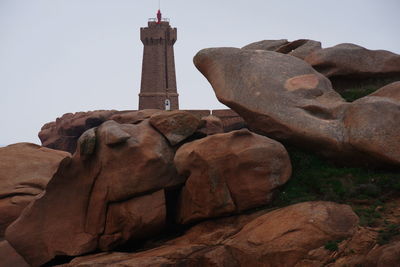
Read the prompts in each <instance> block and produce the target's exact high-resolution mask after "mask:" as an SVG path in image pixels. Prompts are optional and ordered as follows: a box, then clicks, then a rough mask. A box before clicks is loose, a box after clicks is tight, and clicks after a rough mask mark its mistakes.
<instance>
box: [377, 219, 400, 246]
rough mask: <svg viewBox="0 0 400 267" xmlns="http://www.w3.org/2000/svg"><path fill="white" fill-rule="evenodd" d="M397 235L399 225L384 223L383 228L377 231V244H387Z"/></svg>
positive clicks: (399, 228)
mask: <svg viewBox="0 0 400 267" xmlns="http://www.w3.org/2000/svg"><path fill="white" fill-rule="evenodd" d="M398 235H400V225H398V224H388V223H386V225H385V228H384V229H383V230H382V231H379V236H378V244H379V245H384V244H387V243H389V242H390V240H391V239H392V238H393V237H395V236H398Z"/></svg>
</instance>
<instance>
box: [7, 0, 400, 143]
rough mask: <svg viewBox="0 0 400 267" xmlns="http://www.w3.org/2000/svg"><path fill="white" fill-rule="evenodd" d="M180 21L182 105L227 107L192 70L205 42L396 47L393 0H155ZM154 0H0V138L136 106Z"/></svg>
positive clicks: (399, 49) (10, 139) (399, 47)
mask: <svg viewBox="0 0 400 267" xmlns="http://www.w3.org/2000/svg"><path fill="white" fill-rule="evenodd" d="M161 2H162V3H161V11H162V13H163V15H164V16H165V17H168V18H170V19H171V24H172V26H174V27H177V28H178V41H177V43H176V44H175V56H176V58H175V61H176V68H177V83H178V91H179V94H180V107H181V109H215V108H224V106H223V105H222V104H220V103H219V102H218V101H217V99H216V98H215V96H214V93H213V91H212V89H211V87H210V85H209V84H208V82H207V81H206V80H205V79H204V78H203V76H202V75H201V74H200V73H199V72H198V71H197V70H196V69H195V67H194V66H193V63H192V58H193V56H194V55H195V53H196V52H197V51H198V50H200V49H202V48H206V47H216V46H233V47H241V46H244V45H246V44H248V43H251V42H254V41H259V40H263V39H282V38H285V39H289V40H295V39H300V38H309V39H314V40H318V41H321V42H322V45H323V46H324V47H328V46H333V45H336V44H338V43H343V42H351V43H356V44H359V45H362V46H365V47H367V48H369V49H385V50H390V51H392V52H396V53H400V30H399V29H400V19H399V16H398V14H399V11H400V1H399V0H335V1H323V0H291V1H289V0H276V1H272V0H264V1H261V0H246V1H237V0H231V1H227V0H213V1H211V0H202V1H190V0H161ZM157 9H158V0H144V1H138V0H0V92H1V94H0V114H1V116H0V125H1V126H0V127H1V132H0V145H1V144H3V145H7V144H11V143H16V142H23V141H27V142H35V143H40V141H39V139H38V138H37V133H38V132H39V130H40V128H41V126H42V125H43V124H44V123H46V122H49V121H53V120H55V119H56V118H57V117H60V116H61V115H62V114H64V113H67V112H77V111H88V110H96V109H117V110H126V109H137V104H138V97H137V94H138V92H139V88H140V74H141V61H142V49H143V46H142V43H141V42H140V40H139V28H140V27H144V26H146V24H147V19H148V18H150V17H154V16H155V12H156V11H157Z"/></svg>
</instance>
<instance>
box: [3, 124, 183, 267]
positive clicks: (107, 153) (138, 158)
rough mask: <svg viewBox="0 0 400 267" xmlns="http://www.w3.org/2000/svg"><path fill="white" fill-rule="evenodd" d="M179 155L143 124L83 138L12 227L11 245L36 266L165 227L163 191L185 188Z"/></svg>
mask: <svg viewBox="0 0 400 267" xmlns="http://www.w3.org/2000/svg"><path fill="white" fill-rule="evenodd" d="M173 158H174V149H173V148H171V147H170V146H169V144H168V142H167V140H166V139H165V138H164V137H163V136H162V135H161V134H159V133H158V132H157V131H156V130H155V129H154V128H153V127H152V126H151V125H150V124H149V122H148V120H145V121H143V122H141V123H139V124H136V125H133V124H118V123H116V122H115V121H107V122H105V123H103V124H102V125H101V126H99V127H98V128H97V129H91V130H88V131H87V132H85V133H84V134H83V135H82V136H81V138H80V139H79V142H78V150H77V152H76V153H75V154H74V156H73V157H72V159H69V158H68V159H65V160H63V161H62V163H61V166H60V168H59V169H58V171H57V173H56V174H55V176H54V177H53V179H52V180H51V181H50V182H49V184H48V187H47V189H46V194H44V195H43V196H42V197H41V198H39V199H36V200H35V201H34V202H32V203H31V205H30V206H29V207H27V208H26V209H25V210H24V212H23V213H22V215H21V216H20V217H19V218H18V219H17V220H16V221H15V222H14V223H13V224H12V225H10V226H9V227H8V228H7V231H6V239H7V241H8V242H9V243H10V244H11V245H12V247H14V248H15V249H16V251H17V252H18V253H19V254H21V255H22V256H23V257H24V259H25V260H26V261H27V262H28V263H29V264H31V265H33V266H39V265H41V264H44V263H46V262H48V261H49V260H51V259H52V258H53V257H55V256H57V255H69V256H74V255H81V254H85V253H88V252H91V251H94V250H96V249H101V250H109V249H112V248H114V247H116V246H118V245H120V244H123V243H124V242H125V241H127V240H130V239H133V238H142V237H143V236H146V237H150V236H152V235H154V234H157V233H158V232H159V231H161V230H162V228H163V226H164V225H165V220H166V218H165V213H166V205H165V197H164V189H165V188H169V187H174V186H176V185H179V184H182V183H183V182H184V181H183V180H181V179H180V178H179V176H178V175H176V170H175V167H174V165H173Z"/></svg>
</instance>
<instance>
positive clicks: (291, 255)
mask: <svg viewBox="0 0 400 267" xmlns="http://www.w3.org/2000/svg"><path fill="white" fill-rule="evenodd" d="M357 223H358V217H357V216H356V215H355V214H354V213H353V212H352V210H351V208H350V207H349V206H346V205H339V204H334V203H330V202H305V203H301V204H296V205H293V206H289V207H286V208H282V209H279V210H275V211H272V212H269V213H265V214H263V213H262V212H259V213H257V214H252V215H245V216H239V217H231V218H225V219H220V220H217V221H208V222H204V223H202V224H199V225H197V226H195V227H193V228H192V229H190V230H189V231H188V232H187V233H186V234H185V235H184V236H182V237H179V238H177V239H174V240H171V241H169V242H167V243H166V244H164V245H163V246H160V247H157V248H154V249H151V250H147V251H143V252H138V253H111V254H98V255H90V256H86V257H81V258H76V259H74V260H72V262H71V263H70V264H67V265H66V266H81V267H82V266H104V265H110V264H114V265H117V266H119V265H120V266H189V265H190V266H255V267H257V266H295V265H296V263H299V262H301V260H302V259H303V258H305V257H307V253H308V252H309V251H311V250H313V249H316V248H319V247H321V246H323V245H324V244H325V243H326V242H328V241H331V240H337V239H344V238H347V237H350V236H351V235H352V234H353V233H354V232H355V229H356V226H357Z"/></svg>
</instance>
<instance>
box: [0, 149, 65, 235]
mask: <svg viewBox="0 0 400 267" xmlns="http://www.w3.org/2000/svg"><path fill="white" fill-rule="evenodd" d="M69 156H70V154H69V153H67V152H63V151H56V150H53V149H49V148H45V147H41V146H38V145H35V144H30V143H18V144H14V145H9V146H7V147H2V148H0V238H1V237H3V236H4V231H5V230H6V228H7V226H8V225H9V224H10V223H12V222H13V221H14V220H15V219H17V218H18V216H19V215H20V213H21V211H22V210H23V209H24V208H25V206H26V205H28V204H29V202H31V201H32V200H33V199H35V197H36V196H38V195H40V194H41V193H42V191H43V190H45V188H46V185H47V183H48V182H49V180H50V179H51V177H52V176H53V175H54V173H55V172H56V171H57V168H58V165H59V164H60V162H61V160H63V159H64V158H67V157H69Z"/></svg>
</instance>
